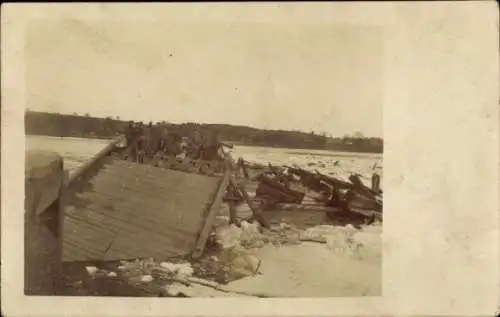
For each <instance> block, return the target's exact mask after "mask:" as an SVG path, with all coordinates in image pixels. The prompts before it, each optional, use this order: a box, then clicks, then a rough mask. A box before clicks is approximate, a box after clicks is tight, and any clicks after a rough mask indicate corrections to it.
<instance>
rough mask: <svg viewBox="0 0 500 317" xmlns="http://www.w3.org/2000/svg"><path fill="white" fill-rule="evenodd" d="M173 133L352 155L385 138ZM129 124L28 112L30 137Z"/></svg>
mask: <svg viewBox="0 0 500 317" xmlns="http://www.w3.org/2000/svg"><path fill="white" fill-rule="evenodd" d="M162 124H164V125H165V126H166V127H167V128H168V130H169V131H172V132H176V133H178V134H180V135H185V136H187V135H190V133H191V132H192V131H194V130H195V129H201V131H204V130H205V131H206V130H211V131H215V132H218V133H219V136H220V139H222V140H224V141H229V142H234V143H236V144H243V145H254V146H270V147H286V148H297V149H322V150H323V149H325V150H337V151H349V152H371V153H382V151H383V140H382V139H381V138H365V137H363V136H362V135H360V133H357V134H355V135H354V136H348V135H346V136H344V137H341V138H340V137H337V138H332V137H327V136H326V135H324V134H317V133H314V132H310V133H306V132H299V131H285V130H264V129H256V128H251V127H246V126H237V125H229V124H198V123H182V124H173V123H167V122H164V121H163V122H162ZM127 125H128V121H124V120H120V118H119V117H116V118H111V117H108V118H96V117H91V116H90V115H83V116H82V115H78V114H72V115H70V114H58V113H47V112H35V111H28V112H26V124H25V127H26V134H32V135H47V136H60V137H84V138H113V137H115V136H116V135H118V134H121V133H123V132H124V131H125V129H126V127H127Z"/></svg>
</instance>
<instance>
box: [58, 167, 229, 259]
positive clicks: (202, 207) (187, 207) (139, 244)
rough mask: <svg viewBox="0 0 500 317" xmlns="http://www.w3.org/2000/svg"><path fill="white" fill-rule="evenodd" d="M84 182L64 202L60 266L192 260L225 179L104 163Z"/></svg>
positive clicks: (204, 237)
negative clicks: (147, 259)
mask: <svg viewBox="0 0 500 317" xmlns="http://www.w3.org/2000/svg"><path fill="white" fill-rule="evenodd" d="M84 182H86V184H85V186H83V187H82V188H83V189H82V192H75V193H72V195H71V196H69V197H68V199H67V207H66V211H65V225H64V235H63V261H90V260H98V261H111V260H119V259H133V258H139V257H152V258H155V259H167V258H171V257H175V256H186V255H192V254H193V252H195V249H196V248H197V247H198V248H199V246H200V244H201V245H203V246H204V244H205V242H206V239H207V237H206V236H205V235H201V236H200V234H201V233H202V231H206V230H203V228H204V227H205V226H211V218H212V217H207V216H208V215H209V212H210V211H212V212H213V210H218V209H219V208H220V204H221V201H222V200H221V197H220V196H221V195H220V192H221V191H223V190H225V188H226V186H227V182H228V174H227V173H226V174H225V175H224V176H223V177H209V176H205V175H198V174H191V173H185V172H180V171H174V170H170V169H162V168H158V167H154V166H150V165H144V164H136V163H133V162H127V161H123V160H121V159H119V158H115V157H106V158H105V159H104V160H103V166H102V168H101V169H100V170H99V172H98V173H97V174H96V175H95V176H93V177H92V178H91V179H90V180H86V181H84ZM200 238H201V239H200ZM200 240H201V241H200ZM196 253H197V254H199V251H198V252H196Z"/></svg>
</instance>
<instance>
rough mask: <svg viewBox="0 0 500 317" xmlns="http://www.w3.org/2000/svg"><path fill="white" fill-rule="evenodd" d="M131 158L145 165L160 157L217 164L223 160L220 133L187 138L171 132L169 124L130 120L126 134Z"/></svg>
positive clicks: (192, 135) (206, 132) (195, 135)
mask: <svg viewBox="0 0 500 317" xmlns="http://www.w3.org/2000/svg"><path fill="white" fill-rule="evenodd" d="M125 137H126V140H127V148H128V153H127V154H128V158H129V159H131V160H133V161H135V162H138V163H144V162H145V161H147V160H150V159H152V158H153V157H155V156H156V155H164V156H176V157H179V156H182V157H189V158H192V159H196V160H207V161H213V160H216V159H217V158H218V157H219V155H218V154H219V149H220V148H221V145H222V144H221V143H220V141H219V137H218V134H217V133H213V132H210V131H205V132H204V133H202V132H200V130H196V131H192V133H191V135H190V136H187V138H183V136H181V135H180V134H179V133H176V132H174V131H168V130H167V127H166V125H164V124H161V123H159V122H158V123H156V124H153V123H152V122H149V123H148V124H147V125H145V124H144V123H142V122H133V121H130V122H129V124H128V126H127V129H126V131H125Z"/></svg>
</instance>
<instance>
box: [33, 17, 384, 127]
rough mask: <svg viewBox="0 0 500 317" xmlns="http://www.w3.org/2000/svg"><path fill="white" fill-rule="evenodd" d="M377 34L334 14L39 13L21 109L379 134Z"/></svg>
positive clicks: (379, 47)
mask: <svg viewBox="0 0 500 317" xmlns="http://www.w3.org/2000/svg"><path fill="white" fill-rule="evenodd" d="M383 45H384V43H383V33H382V31H381V30H380V29H378V28H373V27H366V26H365V27H363V26H347V25H339V24H337V25H335V24H330V25H328V24H318V25H313V24H309V25H307V24H306V25H304V24H302V25H297V24H295V25H294V24H293V23H292V21H290V23H289V24H286V23H281V24H272V23H248V22H247V23H226V22H220V23H218V22H200V23H179V22H175V21H169V20H167V19H165V20H161V21H142V22H140V21H136V22H125V21H122V22H120V21H111V20H109V21H100V22H91V23H89V22H82V21H76V20H66V21H62V20H61V21H56V22H54V21H52V22H49V21H41V22H37V23H33V24H31V25H30V28H29V29H28V31H27V33H26V50H25V54H26V78H27V90H28V93H29V96H28V100H27V108H29V109H33V110H43V111H50V112H61V113H73V112H77V113H79V114H84V113H89V114H90V115H94V116H113V117H116V116H120V118H121V119H135V120H145V121H149V120H153V121H160V120H166V121H170V122H176V123H178V122H187V121H192V122H206V123H231V124H239V125H248V126H253V127H258V128H268V129H295V130H301V131H307V132H309V131H316V132H326V133H330V134H332V135H334V136H342V135H343V134H346V133H348V134H352V133H354V132H355V131H361V132H362V133H363V134H364V135H365V136H382V106H383V105H382V102H383V80H384V74H383V69H384V66H383Z"/></svg>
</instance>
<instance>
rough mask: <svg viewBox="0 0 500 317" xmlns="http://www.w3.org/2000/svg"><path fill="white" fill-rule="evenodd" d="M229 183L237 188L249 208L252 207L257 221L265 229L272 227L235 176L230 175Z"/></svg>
mask: <svg viewBox="0 0 500 317" xmlns="http://www.w3.org/2000/svg"><path fill="white" fill-rule="evenodd" d="M229 183H230V184H231V186H233V187H234V188H236V189H237V190H238V191H239V193H241V195H242V196H243V199H244V200H245V202H246V203H247V204H248V207H250V210H252V213H253V215H254V217H255V218H256V219H257V221H258V222H259V223H260V224H261V225H262V226H264V227H265V228H269V227H270V225H269V222H268V221H267V220H266V218H265V217H264V216H263V215H262V212H261V210H260V209H259V208H258V207H257V206H256V205H255V204H254V202H253V200H252V199H251V198H250V196H248V193H247V192H246V190H245V189H244V188H243V187H242V186H240V185H239V184H238V183H237V182H236V179H235V178H234V176H233V175H230V177H229Z"/></svg>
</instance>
